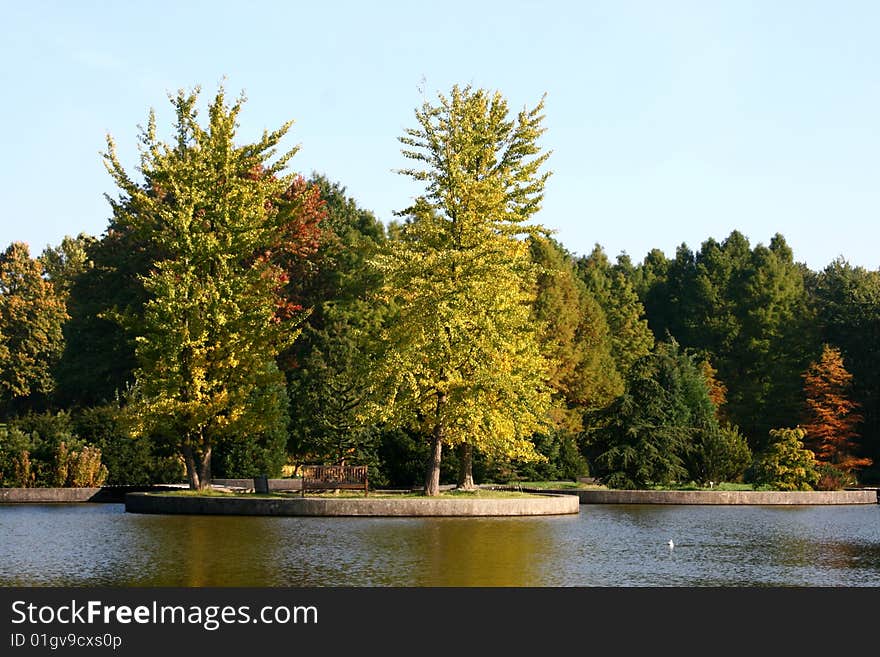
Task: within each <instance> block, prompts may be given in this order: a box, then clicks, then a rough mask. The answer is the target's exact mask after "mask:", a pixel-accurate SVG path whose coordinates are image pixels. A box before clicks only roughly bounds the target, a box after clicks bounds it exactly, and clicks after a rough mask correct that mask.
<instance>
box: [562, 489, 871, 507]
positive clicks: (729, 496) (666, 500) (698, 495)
mask: <svg viewBox="0 0 880 657" xmlns="http://www.w3.org/2000/svg"><path fill="white" fill-rule="evenodd" d="M546 492H553V493H556V494H566V495H571V496H574V495H577V496H578V498H579V500H580V503H581V504H751V505H814V504H821V505H827V504H877V503H878V501H880V499H878V495H880V491H877V490H872V489H865V490H834V491H728V490H571V489H569V490H553V491H546Z"/></svg>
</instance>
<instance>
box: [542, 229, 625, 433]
mask: <svg viewBox="0 0 880 657" xmlns="http://www.w3.org/2000/svg"><path fill="white" fill-rule="evenodd" d="M530 249H531V254H532V259H533V261H534V262H535V263H536V264H537V265H538V266H539V267H540V272H539V274H538V279H537V294H536V299H535V306H534V307H535V311H534V312H535V318H536V322H537V324H538V325H539V326H541V327H543V333H542V335H541V343H542V345H543V346H544V349H545V350H546V353H547V356H548V360H549V362H550V385H551V387H552V389H553V391H554V399H555V403H554V415H555V416H556V424H557V425H558V426H559V428H561V429H564V430H567V431H571V432H574V433H577V432H579V431H580V430H581V429H582V421H581V417H582V416H583V414H584V412H586V411H595V410H597V409H600V408H603V407H605V406H607V405H608V404H609V403H610V402H611V400H612V399H614V398H615V397H617V396H618V395H619V394H620V393H621V392H623V378H622V377H621V375H620V373H619V372H618V370H617V365H616V363H615V361H614V357H613V355H612V336H611V332H610V330H609V328H608V323H607V321H606V320H605V313H604V312H603V310H602V307H601V306H600V305H599V304H598V303H597V302H596V301H595V299H593V296H592V295H591V294H590V293H589V292H588V291H587V288H586V285H585V284H584V282H583V281H582V280H581V279H580V278H579V277H578V276H577V272H576V270H575V266H574V262H573V260H572V258H571V257H570V256H569V255H568V254H567V253H565V252H564V250H563V249H562V247H561V246H560V245H559V244H558V243H556V242H555V241H553V240H551V239H549V238H543V237H536V238H534V239H532V240H531V241H530Z"/></svg>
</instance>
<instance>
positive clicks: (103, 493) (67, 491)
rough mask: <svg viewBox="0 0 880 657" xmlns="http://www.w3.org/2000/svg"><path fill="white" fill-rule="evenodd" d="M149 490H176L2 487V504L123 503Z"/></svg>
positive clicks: (0, 499)
mask: <svg viewBox="0 0 880 657" xmlns="http://www.w3.org/2000/svg"><path fill="white" fill-rule="evenodd" d="M147 490H174V487H173V486H102V487H98V488H0V504H71V503H78V502H100V503H108V502H109V503H116V504H119V503H122V502H124V501H125V495H126V494H127V493H131V492H138V491H147Z"/></svg>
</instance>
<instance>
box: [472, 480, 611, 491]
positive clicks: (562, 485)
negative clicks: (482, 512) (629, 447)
mask: <svg viewBox="0 0 880 657" xmlns="http://www.w3.org/2000/svg"><path fill="white" fill-rule="evenodd" d="M486 485H487V486H489V485H496V486H508V487H513V488H533V489H537V490H595V489H597V488H601V489H604V488H607V486H603V485H602V484H587V483H584V482H581V481H509V482H507V483H504V484H486Z"/></svg>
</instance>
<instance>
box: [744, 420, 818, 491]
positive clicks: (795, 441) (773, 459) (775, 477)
mask: <svg viewBox="0 0 880 657" xmlns="http://www.w3.org/2000/svg"><path fill="white" fill-rule="evenodd" d="M804 435H805V432H804V430H803V429H800V428H798V429H774V430H772V431H771V432H770V445H769V446H768V447H767V449H766V450H765V451H764V452H762V453H761V454H760V455H759V456H758V457H757V458H756V459H755V461H754V462H753V463H752V468H751V469H750V472H749V474H750V478H751V479H752V481H753V482H754V483H756V484H758V485H762V484H763V485H768V486H770V487H772V488H774V489H776V490H812V489H813V487H814V486H816V485H817V484H818V482H819V472H818V471H817V470H816V467H817V465H818V463H817V462H816V459H815V457H814V456H813V452H811V451H810V450H808V449H804V443H803V439H804Z"/></svg>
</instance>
